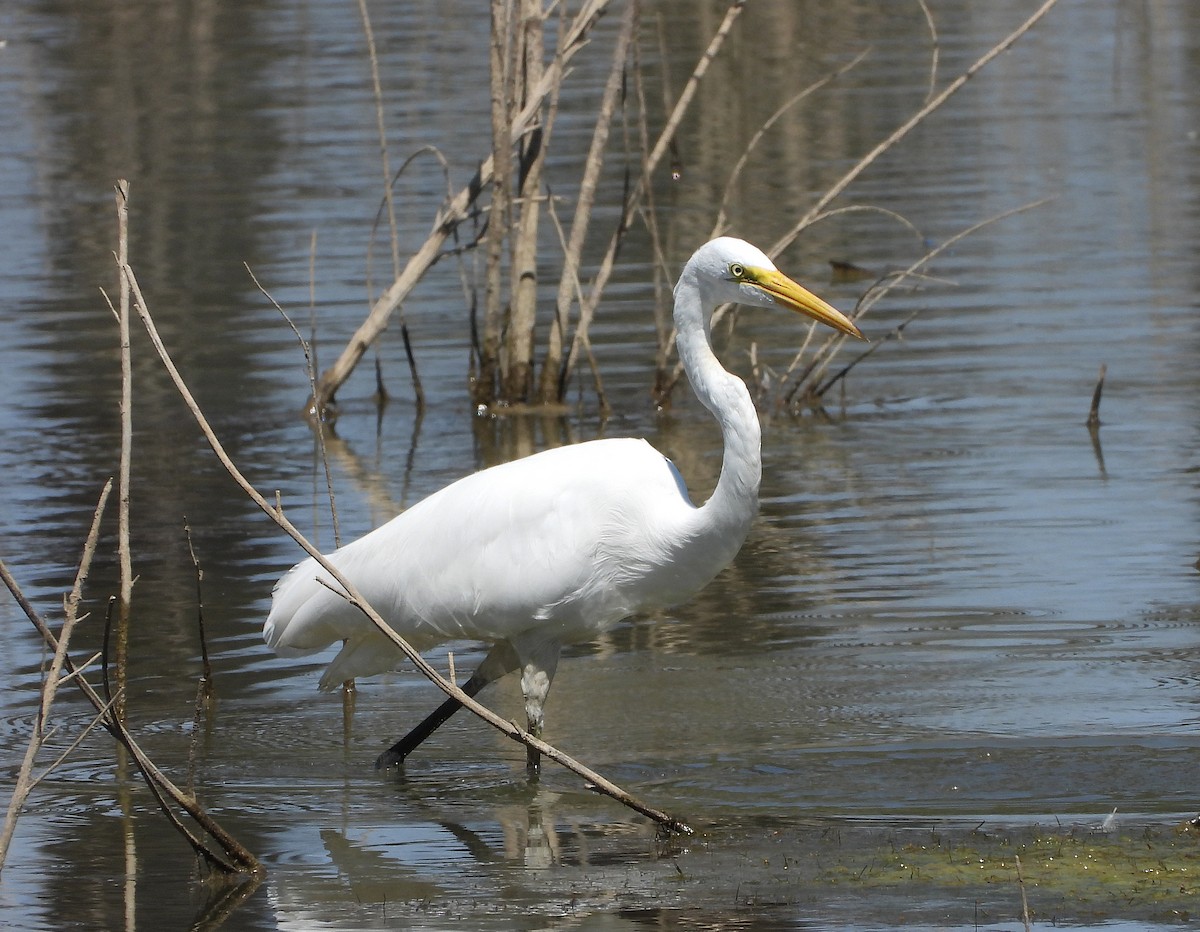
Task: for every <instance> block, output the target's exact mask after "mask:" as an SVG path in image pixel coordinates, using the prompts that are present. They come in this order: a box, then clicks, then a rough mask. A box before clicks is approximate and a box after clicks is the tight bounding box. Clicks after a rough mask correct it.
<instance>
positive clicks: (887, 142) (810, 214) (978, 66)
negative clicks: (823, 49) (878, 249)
mask: <svg viewBox="0 0 1200 932" xmlns="http://www.w3.org/2000/svg"><path fill="white" fill-rule="evenodd" d="M1057 3H1058V0H1045V2H1044V3H1043V4H1042V5H1041V6H1040V7H1038V8H1037V10H1035V11H1034V13H1033V14H1032V15H1031V16H1030V17H1029V18H1028V19H1026V20H1025V21H1024V22H1023V23H1021V25H1020V26H1018V27H1017V28H1016V29H1014V30H1013V31H1012V32H1010V33H1009V34H1008V35H1007V36H1005V37H1004V38H1003V39H1001V40H1000V41H999V42H997V43H996V44H995V45H994V46H992V47H991V48H990V49H988V51H987V52H985V53H984V54H983V55H982V56H980V57H979V58H978V59H977V60H976V61H975V63H974V64H972V65H971V66H970V67H969V68H967V70H966V71H964V72H963V73H962V74H960V75H959V76H958V77H957V78H955V79H954V80H953V81H951V82H950V83H949V84H948V85H947V86H946V87H945V88H944V89H943V90H942V91H941V93H939V94H937V95H935V96H933V97H931V98H930V99H929V100H927V101H926V103H925V105H924V106H922V107H921V108H920V109H919V110H918V111H917V112H916V113H914V114H913V115H912V116H911V117H909V118H908V119H907V120H905V121H904V122H903V123H902V124H901V125H900V126H898V127H897V128H896V129H895V130H893V131H892V132H891V134H889V135H888V136H887V138H886V139H884V140H883V141H882V142H880V143H879V144H878V145H877V146H875V148H873V149H872V150H871V151H870V152H868V153H867V154H866V155H864V156H863V157H862V158H861V159H859V160H858V162H856V163H855V164H854V166H853V167H852V168H851V169H850V170H849V171H848V172H846V174H844V175H843V176H842V177H841V178H840V179H839V180H838V181H837V183H835V184H834V185H833V186H832V187H831V188H829V190H827V191H826V192H825V193H824V194H823V195H821V197H820V198H819V199H818V200H817V202H816V203H815V204H814V205H813V206H812V207H811V208H809V210H808V211H807V213H805V214H804V216H803V217H801V218H800V219H799V220H798V221H797V222H796V224H795V225H794V226H793V227H792V228H791V229H790V230H788V232H787V233H785V234H784V235H783V236H781V237H780V238H779V239H778V240H776V241H775V243H774V245H772V247H771V248H770V250H768V255H771V256H777V255H779V254H780V253H781V252H783V250H785V249H787V247H788V246H790V245H791V244H792V243H794V242H795V241H796V237H798V236H799V235H800V233H801V232H803V231H804V229H805V228H807V227H808V226H810V225H811V224H812V222H813V221H814V220H815V219H816V218H817V217H818V216H819V215H820V214H821V213H822V212H823V211H824V210H825V208H826V206H828V204H829V203H830V202H831V201H833V200H834V199H835V198H836V197H838V195H840V194H841V193H842V192H843V191H845V190H846V188H848V187H849V186H850V184H851V183H852V182H853V181H854V180H855V179H856V178H857V177H858V176H859V175H861V174H862V173H863V172H864V171H866V170H867V169H868V168H869V167H870V166H871V165H872V164H873V163H874V162H875V160H876V159H878V158H879V157H880V156H881V155H883V154H884V153H885V152H887V151H888V150H889V149H891V148H892V147H893V146H895V145H896V143H898V142H899V141H900V140H901V139H903V138H904V137H905V136H907V135H908V134H909V133H910V132H912V130H913V129H914V128H916V127H917V126H919V125H920V124H921V123H922V122H924V120H925V118H926V117H928V116H929V115H930V114H931V113H933V112H934V111H935V110H937V109H938V108H940V107H941V106H942V104H944V103H945V102H946V101H947V100H949V99H950V98H951V97H953V96H954V94H955V93H957V92H958V91H959V90H961V89H962V86H963V85H964V84H966V83H967V82H968V81H970V80H971V78H973V77H975V75H976V74H978V73H979V72H980V71H981V70H982V69H983V68H984V67H986V66H987V65H988V64H989V63H990V62H992V61H993V60H994V59H995V58H997V57H998V56H1000V55H1002V54H1003V53H1004V52H1006V51H1007V50H1008V49H1010V48H1011V47H1012V46H1013V44H1014V43H1016V42H1017V41H1018V40H1019V39H1020V38H1021V37H1022V36H1024V35H1025V33H1027V32H1029V30H1030V29H1032V28H1033V27H1034V26H1036V25H1037V23H1038V22H1039V21H1040V20H1041V19H1042V18H1043V17H1045V15H1046V14H1047V13H1049V12H1050V10H1051V9H1053V8H1054V6H1055V4H1057Z"/></svg>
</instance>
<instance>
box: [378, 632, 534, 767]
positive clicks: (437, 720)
mask: <svg viewBox="0 0 1200 932" xmlns="http://www.w3.org/2000/svg"><path fill="white" fill-rule="evenodd" d="M516 668H517V656H516V654H515V653H514V652H513V649H512V647H510V646H509V645H508V644H506V643H500V644H496V645H495V646H494V647H493V648H492V649H491V651H490V652H489V653H488V655H487V656H486V657H485V658H484V659H483V663H481V664H480V665H479V669H477V670H476V671H475V672H474V673H472V674H471V678H470V679H469V680H467V681H466V682H465V683H463V684H462V691H463V692H465V693H466V694H467V695H468V696H471V697H472V698H474V697H475V696H476V695H477V694H478V693H479V691H480V690H482V689H483V688H484V687H485V686H487V685H488V684H489V683H493V682H495V681H496V680H498V679H500V677H502V676H504V674H506V673H509V672H511V671H512V670H515V669H516ZM461 708H462V703H461V702H459V701H458V700H457V699H447V700H446V701H445V702H443V703H442V704H441V705H440V706H438V707H437V708H436V709H435V710H434V711H433V712H432V713H431V714H430V715H429V716H428V717H427V718H426V719H425V720H424V721H422V722H421V723H420V724H419V725H417V727H416V728H414V729H413V730H412V731H410V732H409V733H408V734H407V735H405V736H404V737H403V738H401V739H400V740H399V741H397V742H396V743H395V744H393V745H392V746H391V747H390V748H388V749H387V750H386V751H384V752H383V753H382V754H380V755H379V757H378V758H377V759H376V760H375V769H376V770H382V769H383V768H385V767H395V766H396V765H397V764H401V763H403V762H404V758H406V757H408V755H409V754H411V753H412V752H413V751H415V750H416V749H417V747H418V745H420V744H421V743H422V742H423V741H424V740H425V739H426V738H428V737H429V736H430V735H432V734H433V733H434V732H435V731H437V730H438V729H439V728H441V727H442V725H444V724H445V723H446V721H447V720H448V719H449V718H450V716H452V715H453V714H454V713H455V712H457V711H458V710H459V709H461Z"/></svg>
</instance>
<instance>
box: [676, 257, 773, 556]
mask: <svg viewBox="0 0 1200 932" xmlns="http://www.w3.org/2000/svg"><path fill="white" fill-rule="evenodd" d="M697 272H698V269H697V267H696V265H695V264H693V263H689V264H688V265H687V266H686V267H685V268H684V271H683V274H682V275H681V276H680V279H679V282H678V284H677V285H676V286H675V328H676V331H677V335H676V338H675V348H676V350H677V351H678V353H679V359H680V361H681V362H682V363H683V367H684V370H685V371H686V372H687V373H688V378H689V380H690V381H691V384H692V390H693V391H694V392H695V393H696V396H697V397H698V398H699V399H700V401H701V403H702V404H703V405H704V407H706V408H708V410H709V411H710V412H711V413H712V415H713V417H714V418H716V420H717V423H718V424H720V427H721V438H722V441H723V444H724V452H725V456H724V461H723V463H722V465H721V478H720V479H719V480H718V482H717V487H716V489H715V490H714V491H713V494H712V497H711V498H709V500H708V501H707V502H705V503H704V505H703V506H702V507H701V508H700V512H701V514H702V520H703V523H704V530H703V532H702V533H704V534H705V535H706V536H707V535H709V534H711V535H712V536H713V537H716V538H718V539H720V540H721V541H722V542H723V543H724V544H725V546H724V547H722V548H719V549H721V550H724V549H728V550H729V551H730V553H731V554H732V553H736V552H737V550H738V549H739V548H740V547H741V544H742V541H743V540H745V538H746V534H747V533H748V532H749V530H750V524H751V522H752V521H753V520H754V516H755V514H756V513H757V512H758V486H759V483H760V481H761V480H762V454H761V451H760V441H761V429H760V427H759V423H758V412H757V411H756V410H755V408H754V402H753V400H752V399H751V398H750V392H749V390H748V389H747V388H746V384H745V383H744V382H743V381H742V380H741V379H740V378H738V377H737V376H736V375H733V374H732V373H730V372H727V371H726V370H725V367H724V366H722V365H721V363H720V361H719V360H718V359H717V357H716V354H715V353H713V348H712V337H711V332H710V326H711V314H712V311H713V309H714V307H715V306H716V304H717V303H718V301H717V300H716V299H715V298H714V297H712V296H711V295H710V294H709V293H708V288H707V287H706V279H705V278H704V276H702V275H699V274H697ZM714 556H715V557H716V558H717V559H719V558H720V557H719V556H717V555H714ZM722 565H724V563H722Z"/></svg>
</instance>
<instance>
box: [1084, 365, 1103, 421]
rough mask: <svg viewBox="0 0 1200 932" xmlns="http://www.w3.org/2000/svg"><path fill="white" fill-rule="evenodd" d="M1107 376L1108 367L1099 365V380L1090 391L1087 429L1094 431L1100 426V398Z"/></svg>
mask: <svg viewBox="0 0 1200 932" xmlns="http://www.w3.org/2000/svg"><path fill="white" fill-rule="evenodd" d="M1107 375H1108V365H1107V364H1105V363H1101V365H1100V378H1099V379H1097V380H1096V388H1095V389H1094V390H1093V391H1092V406H1091V408H1090V409H1089V410H1088V416H1087V422H1086V423H1087V427H1088V429H1089V430H1093V431H1094V430H1096V429H1097V428H1098V427H1099V426H1100V396H1101V394H1103V392H1104V379H1105V377H1106V376H1107Z"/></svg>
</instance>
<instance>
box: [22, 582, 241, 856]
mask: <svg viewBox="0 0 1200 932" xmlns="http://www.w3.org/2000/svg"><path fill="white" fill-rule="evenodd" d="M0 582H3V583H4V585H5V586H7V587H8V591H9V592H11V593H12V596H13V598H14V599H16V601H17V604H18V605H19V606H20V607H21V611H23V612H24V613H25V616H26V617H27V618H28V619H29V620H30V621H31V622H32V623H33V626H34V627H35V628H37V630H38V633H39V634H40V635H41V636H42V640H43V641H45V642H46V645H47V646H48V647H49V648H50V649H51V650H53V651H55V652H56V653H57V652H58V650H59V640H58V638H57V637H56V636H55V634H54V632H53V631H52V630H51V629H50V626H49V625H48V624H47V623H46V621H45V619H43V618H42V616H41V614H40V613H39V612H38V611H37V609H36V608H34V606H33V604H32V603H31V602H30V601H29V600H28V599H27V598H25V593H24V592H23V591H22V590H21V587H20V585H19V584H18V583H17V581H16V579H15V578H14V577H13V575H12V573H10V572H9V569H8V566H7V565H6V564H5V563H4V561H3V560H2V559H0ZM63 669H65V670H66V671H67V673H68V676H67V677H65V678H64V679H63V682H66V681H68V680H70V681H71V682H73V683H74V684H75V685H76V686H77V687H78V688H79V689H80V691H81V692H82V693H83V695H84V696H85V698H86V699H87V700H88V702H90V703H91V704H92V708H94V709H95V710H96V712H97V713H98V714H99V717H100V725H101V727H103V728H104V729H105V730H106V731H107V732H108V733H109V734H111V735H112V736H113V738H115V739H116V740H117V742H118V743H119V744H120V745H121V746H122V747H123V748H124V749H125V750H126V751H127V752H128V753H129V756H130V758H131V759H132V760H133V762H134V765H135V766H136V767H137V768H138V770H139V771H140V772H141V774H142V777H143V779H144V780H145V782H146V786H147V787H148V788H149V789H150V792H151V793H152V794H154V798H155V801H156V802H157V803H158V805H159V808H160V809H161V810H162V812H163V814H164V815H165V816H166V817H167V819H168V821H170V822H171V824H172V825H173V826H175V828H176V829H177V830H178V831H179V833H180V834H181V835H183V837H184V838H185V839H186V840H187V841H188V843H189V844H190V845H191V846H192V849H193V850H194V851H195V852H196V854H198V855H199V856H200V857H201V858H203V860H204V861H205V863H206V864H208V866H209V867H211V868H214V869H216V870H218V871H220V872H222V873H226V874H251V875H255V876H257V875H260V873H261V870H262V868H261V865H260V864H259V863H258V859H257V858H255V857H254V855H252V854H251V853H250V852H249V851H248V850H247V849H246V848H245V847H243V846H242V845H241V844H240V843H239V842H238V841H237V839H235V838H234V837H233V836H232V835H230V834H229V833H228V832H227V831H225V829H224V828H223V827H222V826H221V825H220V823H218V822H217V821H216V820H215V819H213V818H212V816H210V815H209V814H208V813H207V812H206V811H205V809H204V807H203V806H201V805H200V803H199V802H197V800H196V798H195V797H194V796H192V795H191V794H189V793H185V792H184V791H183V790H181V789H180V788H179V787H178V786H176V785H175V784H174V783H172V782H171V780H170V779H168V777H167V776H166V774H164V773H163V772H162V771H161V770H159V769H158V767H157V766H155V764H154V762H153V761H152V760H150V758H149V757H148V756H146V754H145V752H144V751H142V749H141V747H140V746H139V745H138V743H137V742H136V741H135V740H134V738H133V736H132V735H131V734H130V733H129V731H128V729H126V727H125V725H124V723H123V722H122V721H121V720H120V719H118V718H117V717H116V715H115V714H113V710H112V709H111V708H110V704H109V703H108V702H106V701H105V700H104V699H103V698H102V697H101V696H100V694H99V693H98V692H96V690H95V688H94V687H93V686H92V684H91V683H89V682H88V680H87V678H86V677H85V676H83V667H81V666H77V665H76V664H74V663H73V662H72V661H71V658H70V655H69V654H67V653H66V652H64V654H63ZM113 698H114V699H115V698H117V697H116V696H114V697H113ZM170 804H174V805H175V806H177V807H179V808H180V809H181V810H183V812H184V813H186V814H187V815H188V816H189V817H190V818H191V819H192V820H193V821H194V822H195V823H196V825H197V826H198V827H199V828H201V829H202V830H203V831H204V833H205V834H207V835H208V837H209V838H210V839H211V840H212V841H213V842H216V844H217V846H218V847H219V850H218V849H217V848H214V847H213V846H212V845H211V844H209V843H208V841H206V840H205V839H204V838H202V837H200V836H199V835H197V834H196V833H195V832H194V831H193V830H192V829H191V828H189V827H188V825H187V824H186V823H184V822H183V821H182V820H181V819H180V818H179V816H178V814H177V813H176V812H175V811H174V810H173V809H172V808H171V805H170Z"/></svg>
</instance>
